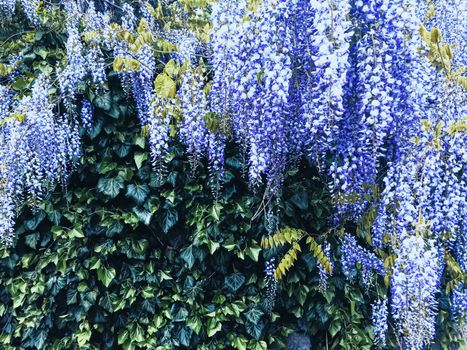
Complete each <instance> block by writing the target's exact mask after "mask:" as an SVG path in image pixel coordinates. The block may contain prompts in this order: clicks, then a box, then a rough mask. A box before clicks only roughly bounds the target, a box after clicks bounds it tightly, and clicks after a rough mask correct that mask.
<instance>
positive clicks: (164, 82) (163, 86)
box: [154, 73, 176, 98]
mask: <svg viewBox="0 0 467 350" xmlns="http://www.w3.org/2000/svg"><path fill="white" fill-rule="evenodd" d="M154 87H155V90H156V94H157V96H159V97H161V98H174V97H175V94H176V85H175V82H174V81H173V80H172V78H171V77H169V76H168V75H167V74H166V73H161V74H159V75H158V76H157V77H156V80H155V81H154Z"/></svg>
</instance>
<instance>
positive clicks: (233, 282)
mask: <svg viewBox="0 0 467 350" xmlns="http://www.w3.org/2000/svg"><path fill="white" fill-rule="evenodd" d="M244 283H245V276H244V275H243V274H242V273H240V272H235V273H233V274H231V275H229V276H226V277H225V278H224V285H225V286H226V287H227V289H229V290H230V291H231V292H232V293H235V292H236V291H237V290H239V289H240V287H241V286H242V285H243V284H244Z"/></svg>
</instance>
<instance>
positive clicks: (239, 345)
mask: <svg viewBox="0 0 467 350" xmlns="http://www.w3.org/2000/svg"><path fill="white" fill-rule="evenodd" d="M247 344H248V340H247V339H246V338H245V337H243V336H234V337H233V341H232V345H233V346H234V347H235V349H237V350H247V347H246V346H247Z"/></svg>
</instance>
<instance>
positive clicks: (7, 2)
mask: <svg viewBox="0 0 467 350" xmlns="http://www.w3.org/2000/svg"><path fill="white" fill-rule="evenodd" d="M15 7H16V0H1V1H0V20H2V19H5V18H10V17H11V16H12V15H13V14H14V13H15Z"/></svg>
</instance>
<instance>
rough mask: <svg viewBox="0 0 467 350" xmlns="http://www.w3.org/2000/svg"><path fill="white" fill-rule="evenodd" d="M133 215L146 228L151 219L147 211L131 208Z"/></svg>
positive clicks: (150, 214)
mask: <svg viewBox="0 0 467 350" xmlns="http://www.w3.org/2000/svg"><path fill="white" fill-rule="evenodd" d="M133 213H135V214H136V216H137V217H138V219H139V221H141V222H142V223H143V224H145V225H146V226H149V224H150V223H151V218H152V213H151V212H149V211H147V210H145V209H141V208H138V207H134V208H133Z"/></svg>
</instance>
